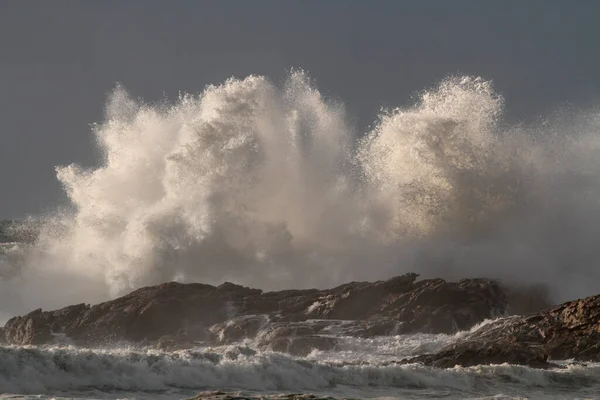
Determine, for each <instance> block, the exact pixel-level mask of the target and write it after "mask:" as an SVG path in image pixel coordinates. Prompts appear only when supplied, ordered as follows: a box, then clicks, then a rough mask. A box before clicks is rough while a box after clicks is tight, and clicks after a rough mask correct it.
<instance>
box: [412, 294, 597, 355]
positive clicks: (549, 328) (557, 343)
mask: <svg viewBox="0 0 600 400" xmlns="http://www.w3.org/2000/svg"><path fill="white" fill-rule="evenodd" d="M550 359H553V360H568V359H575V360H579V361H600V295H597V296H592V297H588V298H585V299H581V300H575V301H571V302H567V303H564V304H562V305H560V306H558V307H556V308H553V309H550V310H548V311H543V312H540V313H537V314H532V315H529V316H520V317H510V318H505V319H501V320H498V321H495V322H492V323H490V324H488V325H484V326H482V327H481V328H480V329H478V330H477V331H475V332H473V333H472V334H471V335H469V336H468V337H466V338H464V339H463V340H460V341H459V342H457V343H455V344H453V345H451V346H449V347H447V348H445V349H442V351H440V352H439V353H436V354H428V355H421V356H418V357H415V358H412V359H410V360H405V362H422V363H424V364H426V365H431V366H435V367H453V366H455V365H462V366H470V365H478V364H499V363H510V364H519V365H528V366H531V367H547V366H549V365H550V364H549V361H548V360H550Z"/></svg>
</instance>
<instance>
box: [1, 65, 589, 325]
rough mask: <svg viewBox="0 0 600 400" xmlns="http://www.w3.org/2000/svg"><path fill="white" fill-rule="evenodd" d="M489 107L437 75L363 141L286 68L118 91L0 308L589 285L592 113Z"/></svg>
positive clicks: (473, 89) (482, 87)
mask: <svg viewBox="0 0 600 400" xmlns="http://www.w3.org/2000/svg"><path fill="white" fill-rule="evenodd" d="M503 102H504V100H503V98H502V97H501V96H499V95H498V94H496V93H495V92H494V89H493V87H492V84H491V83H490V82H488V81H485V80H483V79H480V78H472V77H452V78H448V79H446V80H444V81H443V82H442V83H441V84H440V85H439V86H437V87H436V88H434V89H432V90H427V91H424V92H423V93H421V95H420V96H419V99H418V101H417V102H416V103H415V104H414V105H413V106H411V107H405V108H399V109H395V110H392V111H387V112H384V113H382V114H381V115H380V116H379V118H378V120H377V123H376V125H375V127H374V129H373V130H372V131H370V132H367V133H366V134H364V135H360V134H358V132H355V131H354V130H353V129H352V128H351V126H350V125H349V123H348V122H347V121H348V118H347V116H346V114H345V111H344V108H343V106H341V105H340V104H338V103H337V102H333V101H329V100H327V99H325V98H324V97H323V96H322V95H321V94H320V93H319V91H318V90H317V89H315V87H314V85H313V84H312V83H311V82H310V80H309V78H308V77H307V75H306V74H305V73H303V72H302V71H293V72H292V73H291V74H290V76H289V77H288V79H287V82H286V83H285V85H283V87H277V86H276V85H274V84H272V83H271V82H269V81H268V80H267V79H266V78H264V77H260V76H250V77H248V78H246V79H243V80H238V79H230V80H228V81H226V82H225V83H224V84H222V85H220V86H209V87H207V88H206V89H205V90H204V92H203V93H201V94H199V95H182V96H181V97H180V99H179V100H178V101H177V102H175V104H172V105H170V106H167V105H164V104H163V105H157V106H152V105H147V104H143V103H141V102H139V101H135V100H134V99H132V98H131V97H130V96H129V95H128V94H127V93H126V91H125V90H124V89H123V88H121V87H117V88H116V89H115V91H114V93H113V94H112V96H111V97H110V99H109V101H108V106H107V113H106V119H105V121H104V122H103V123H100V124H97V125H95V128H94V135H95V138H96V140H97V142H98V145H99V147H100V149H101V150H102V151H103V153H104V160H103V163H102V165H101V166H100V167H98V168H93V169H82V168H80V167H77V166H75V165H70V166H67V167H61V168H58V169H57V172H58V179H59V180H60V182H62V184H63V185H64V188H65V190H66V192H67V194H68V196H69V198H70V200H71V203H72V206H73V211H72V212H63V213H61V214H60V215H59V216H55V217H54V218H50V219H49V222H47V223H46V224H45V225H44V227H43V228H42V231H41V234H40V237H39V240H38V242H37V244H36V245H35V246H34V249H33V250H30V251H28V253H27V254H28V256H27V260H26V262H25V263H24V265H23V266H21V267H20V270H19V274H17V275H16V276H13V277H12V278H7V277H5V279H4V280H3V281H2V283H1V285H2V295H0V296H1V297H2V299H3V302H2V304H3V305H2V306H0V307H2V310H3V311H4V312H5V313H8V314H12V313H15V312H23V311H26V310H28V309H30V308H35V307H39V306H42V307H44V308H50V307H55V306H59V305H65V304H67V303H72V302H76V301H86V302H94V301H99V300H103V299H108V298H110V297H114V296H117V295H121V294H123V293H126V292H128V291H130V290H132V289H134V288H138V287H141V286H145V285H151V284H156V283H160V282H164V281H170V280H179V281H185V282H191V281H201V282H206V283H213V284H214V283H221V282H223V281H226V280H230V281H234V282H238V283H242V284H246V285H252V286H256V287H261V288H266V289H273V288H284V287H308V286H317V287H326V286H332V285H335V284H339V283H342V282H344V281H348V280H359V279H360V280H375V279H381V278H386V277H390V276H392V275H397V274H401V273H404V272H408V271H415V272H419V273H421V274H422V275H424V276H440V277H444V278H451V279H455V278H460V277H475V276H477V277H490V278H499V279H503V280H508V281H511V280H513V281H519V282H535V283H546V284H548V285H550V287H551V288H552V289H553V293H554V294H555V296H556V299H557V300H564V299H566V298H571V297H577V296H583V295H587V294H592V293H596V292H598V291H599V290H598V289H600V273H599V272H597V271H598V268H597V267H596V264H597V263H598V262H599V261H600V251H598V250H597V245H596V241H597V238H598V237H600V236H599V234H600V229H599V228H598V227H600V203H599V201H598V198H599V197H598V194H599V192H600V182H599V180H600V157H598V155H599V154H600V153H599V151H598V149H599V146H600V140H599V137H598V132H599V131H600V130H599V128H600V119H599V118H598V114H593V113H586V114H582V115H576V116H573V117H572V118H571V122H572V123H571V124H570V125H567V124H565V123H562V122H561V121H557V122H556V123H546V124H541V125H540V126H538V127H528V128H525V127H520V126H512V127H510V126H509V127H507V126H506V125H507V124H505V123H503V121H502V116H503ZM11 296H14V297H13V298H12V300H7V301H6V302H4V298H6V299H9V298H10V297H11ZM15 299H18V300H15Z"/></svg>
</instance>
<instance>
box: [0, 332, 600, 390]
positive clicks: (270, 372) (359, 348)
mask: <svg viewBox="0 0 600 400" xmlns="http://www.w3.org/2000/svg"><path fill="white" fill-rule="evenodd" d="M474 329H477V328H474ZM461 335H464V333H458V334H456V335H427V334H416V335H407V336H391V337H377V338H373V339H358V338H342V339H341V341H340V346H339V348H338V349H336V350H335V351H330V352H318V351H314V352H313V353H311V354H309V355H308V356H306V357H293V356H290V355H286V354H282V353H273V352H260V351H256V350H253V349H252V348H253V343H252V342H248V341H247V342H243V343H238V344H235V345H230V346H222V347H214V348H202V347H199V348H195V349H189V350H181V351H175V352H161V351H157V350H149V349H135V348H133V347H126V346H120V347H119V346H117V347H114V348H107V349H96V350H90V349H81V348H76V347H71V346H69V345H63V346H53V347H2V348H0V354H1V356H0V389H1V391H2V392H3V393H4V394H3V395H2V398H31V399H33V398H35V399H39V398H44V399H46V398H48V399H50V398H52V399H58V398H65V399H67V398H68V399H125V398H127V399H184V398H189V397H193V396H195V395H197V394H198V393H200V392H204V391H212V390H218V391H224V392H231V393H236V394H237V395H246V396H257V397H260V396H269V395H276V394H289V393H311V394H316V395H320V396H331V397H335V398H379V399H432V398H443V399H492V398H494V399H509V398H510V399H525V398H527V399H598V398H600V364H593V363H591V364H586V365H583V364H568V363H564V367H563V368H558V369H550V370H537V369H532V368H528V367H524V366H515V365H489V366H488V365H482V366H477V367H470V368H462V367H455V368H451V369H432V368H428V367H423V366H420V365H416V364H409V365H396V364H394V362H395V361H398V360H399V359H402V358H403V357H406V356H410V355H415V354H419V353H422V352H425V351H426V352H430V351H435V350H437V349H439V348H441V346H443V345H447V344H449V343H451V342H452V341H453V340H456V339H457V338H458V337H460V336H461Z"/></svg>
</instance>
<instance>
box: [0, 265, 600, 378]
mask: <svg viewBox="0 0 600 400" xmlns="http://www.w3.org/2000/svg"><path fill="white" fill-rule="evenodd" d="M549 306H550V303H549V301H548V297H547V293H546V292H545V291H544V290H542V289H541V288H536V287H526V286H523V287H516V286H505V285H501V284H499V283H498V282H496V281H493V280H489V279H463V280H460V281H458V282H447V281H445V280H442V279H424V280H419V279H418V275H417V274H406V275H402V276H398V277H395V278H392V279H389V280H387V281H378V282H351V283H348V284H344V285H341V286H338V287H336V288H333V289H326V290H317V289H307V290H283V291H278V292H263V291H262V290H259V289H252V288H248V287H244V286H240V285H236V284H233V283H224V284H222V285H220V286H211V285H205V284H199V283H192V284H181V283H175V282H171V283H165V284H161V285H157V286H153V287H147V288H142V289H139V290H136V291H134V292H132V293H130V294H128V295H126V296H123V297H121V298H118V299H115V300H112V301H108V302H105V303H101V304H97V305H94V306H90V305H87V304H78V305H73V306H69V307H65V308H62V309H60V310H55V311H42V310H41V309H38V310H35V311H33V312H31V313H29V314H27V315H25V316H22V317H14V318H12V319H10V320H9V321H8V322H7V323H6V325H5V326H4V328H2V331H1V332H0V338H2V339H3V341H4V343H5V344H9V345H48V344H54V343H57V342H61V341H62V342H64V341H65V340H67V341H68V343H71V344H74V345H77V346H82V347H99V346H110V345H114V344H119V343H124V342H126V343H128V344H131V345H135V346H144V347H148V346H151V347H155V348H158V349H162V350H167V351H170V350H176V349H185V348H192V347H195V346H202V345H204V346H207V345H223V344H232V343H236V342H240V341H242V340H244V339H251V340H254V343H255V345H256V347H257V348H258V349H260V350H272V351H279V352H286V353H290V354H293V355H300V356H302V355H307V354H308V353H310V352H311V351H312V350H314V349H317V350H332V349H335V348H336V346H337V339H336V338H337V337H339V336H355V337H361V338H370V337H375V336H385V335H398V334H413V333H433V334H439V333H444V334H452V333H455V332H458V331H466V330H469V329H471V328H473V327H474V326H476V325H477V324H480V323H482V322H483V321H486V320H493V321H490V322H486V323H484V324H481V326H479V327H478V328H477V329H474V330H472V331H471V332H470V333H469V334H465V335H464V336H463V337H462V338H460V339H458V340H457V341H456V342H454V343H453V344H452V345H449V346H447V347H446V348H443V349H441V350H440V351H439V352H437V353H434V354H422V355H418V356H416V357H413V358H409V359H404V360H399V361H398V362H399V363H415V362H416V363H422V364H424V365H427V366H432V367H438V368H449V367H454V366H455V365H461V366H473V365H479V364H499V363H511V364H519V365H527V366H531V367H536V368H546V367H550V366H552V364H551V363H550V360H567V359H575V360H581V361H600V295H598V296H592V297H588V298H586V299H581V300H576V301H572V302H568V303H564V304H562V305H560V306H558V307H554V308H548V307H549ZM542 308H548V309H547V310H546V311H540V309H542ZM515 310H519V311H521V313H526V314H527V315H513V316H510V317H509V316H508V315H509V314H515ZM534 311H537V312H534ZM500 317H503V318H500ZM494 319H495V320H494ZM248 350H249V351H252V350H250V349H248Z"/></svg>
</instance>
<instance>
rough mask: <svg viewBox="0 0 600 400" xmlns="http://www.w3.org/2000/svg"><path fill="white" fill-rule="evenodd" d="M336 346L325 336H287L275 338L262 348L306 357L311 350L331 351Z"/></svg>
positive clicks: (333, 341)
mask: <svg viewBox="0 0 600 400" xmlns="http://www.w3.org/2000/svg"><path fill="white" fill-rule="evenodd" d="M336 345H337V340H335V339H334V338H331V337H326V336H317V335H307V336H287V337H276V338H274V339H273V340H271V341H269V343H268V344H267V345H264V346H263V348H265V349H267V350H272V351H278V352H282V353H289V354H292V355H295V356H306V355H308V354H310V352H311V351H313V350H321V351H327V350H332V349H333V348H335V346H336Z"/></svg>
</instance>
